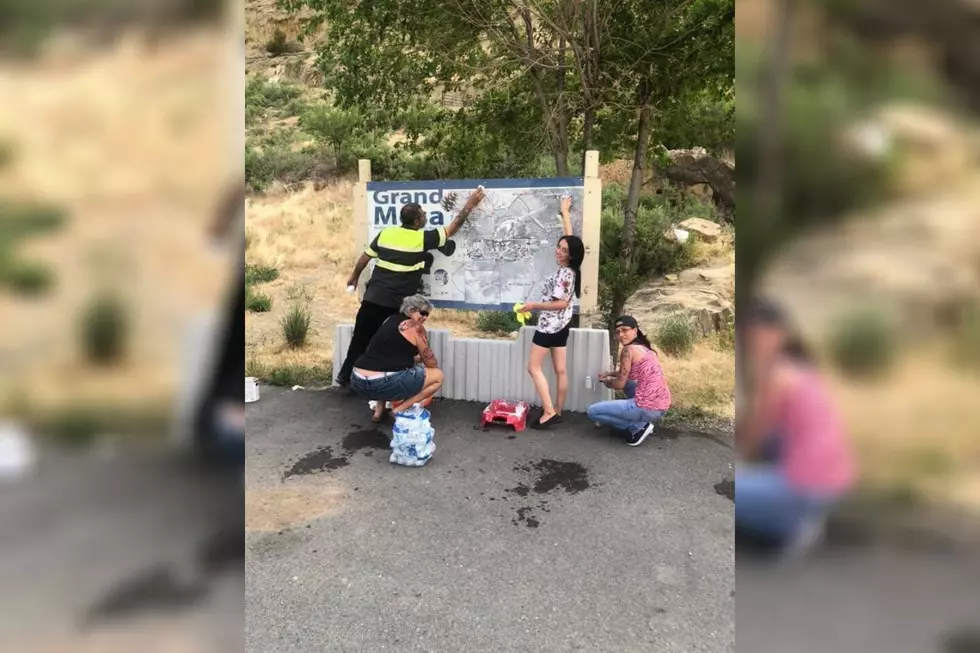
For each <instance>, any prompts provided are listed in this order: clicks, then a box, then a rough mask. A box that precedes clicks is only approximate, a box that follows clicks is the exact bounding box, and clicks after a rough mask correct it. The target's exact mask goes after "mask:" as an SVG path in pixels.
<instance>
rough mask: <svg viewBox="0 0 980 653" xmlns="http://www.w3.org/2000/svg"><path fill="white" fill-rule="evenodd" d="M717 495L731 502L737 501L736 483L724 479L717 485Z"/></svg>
mask: <svg viewBox="0 0 980 653" xmlns="http://www.w3.org/2000/svg"><path fill="white" fill-rule="evenodd" d="M715 494H718V495H721V496H723V497H725V498H726V499H728V500H729V501H731V502H733V503H734V501H735V481H730V480H728V479H722V480H721V481H720V482H718V483H715Z"/></svg>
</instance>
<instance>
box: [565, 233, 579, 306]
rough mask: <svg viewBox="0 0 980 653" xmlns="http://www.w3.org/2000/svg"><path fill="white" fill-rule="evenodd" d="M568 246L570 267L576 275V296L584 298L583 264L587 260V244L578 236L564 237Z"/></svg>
mask: <svg viewBox="0 0 980 653" xmlns="http://www.w3.org/2000/svg"><path fill="white" fill-rule="evenodd" d="M561 239H562V240H564V241H565V243H566V244H567V245H568V267H570V268H571V269H572V272H574V273H575V296H576V297H579V298H581V297H582V262H583V261H584V260H585V243H583V242H582V239H581V238H579V237H578V236H562V238H561Z"/></svg>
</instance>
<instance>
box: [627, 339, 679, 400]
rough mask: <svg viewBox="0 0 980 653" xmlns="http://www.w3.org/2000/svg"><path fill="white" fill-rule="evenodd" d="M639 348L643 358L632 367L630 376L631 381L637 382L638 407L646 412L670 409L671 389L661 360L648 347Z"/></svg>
mask: <svg viewBox="0 0 980 653" xmlns="http://www.w3.org/2000/svg"><path fill="white" fill-rule="evenodd" d="M637 346H638V347H640V351H642V352H643V358H641V359H640V360H638V361H636V362H635V363H633V364H632V365H631V366H630V375H629V378H630V380H631V381H636V397H635V399H636V405H637V406H639V407H640V408H645V409H646V410H667V409H668V408H670V388H669V387H668V386H667V379H666V377H664V370H663V368H662V367H660V359H658V358H657V354H656V353H654V352H653V351H651V350H649V349H647V348H646V347H643V346H640V345H637Z"/></svg>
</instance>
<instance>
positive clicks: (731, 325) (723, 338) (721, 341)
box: [715, 315, 735, 351]
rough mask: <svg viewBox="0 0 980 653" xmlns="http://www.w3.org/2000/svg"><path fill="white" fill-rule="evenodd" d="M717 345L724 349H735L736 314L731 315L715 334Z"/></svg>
mask: <svg viewBox="0 0 980 653" xmlns="http://www.w3.org/2000/svg"><path fill="white" fill-rule="evenodd" d="M715 345H716V346H717V347H718V349H720V350H722V351H735V316H734V315H729V316H728V318H727V319H726V320H725V322H724V324H723V325H722V328H721V330H720V331H718V332H717V333H716V334H715Z"/></svg>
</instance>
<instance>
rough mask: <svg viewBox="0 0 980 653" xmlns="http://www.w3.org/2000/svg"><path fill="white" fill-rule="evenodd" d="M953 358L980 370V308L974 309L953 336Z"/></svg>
mask: <svg viewBox="0 0 980 653" xmlns="http://www.w3.org/2000/svg"><path fill="white" fill-rule="evenodd" d="M953 360H954V361H955V362H956V363H957V364H959V365H961V366H963V367H966V368H970V369H974V370H980V308H975V309H973V310H972V311H971V312H970V313H968V314H967V316H966V319H965V320H964V321H963V323H962V324H961V325H960V326H959V328H958V329H957V332H956V334H955V336H954V338H953Z"/></svg>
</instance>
